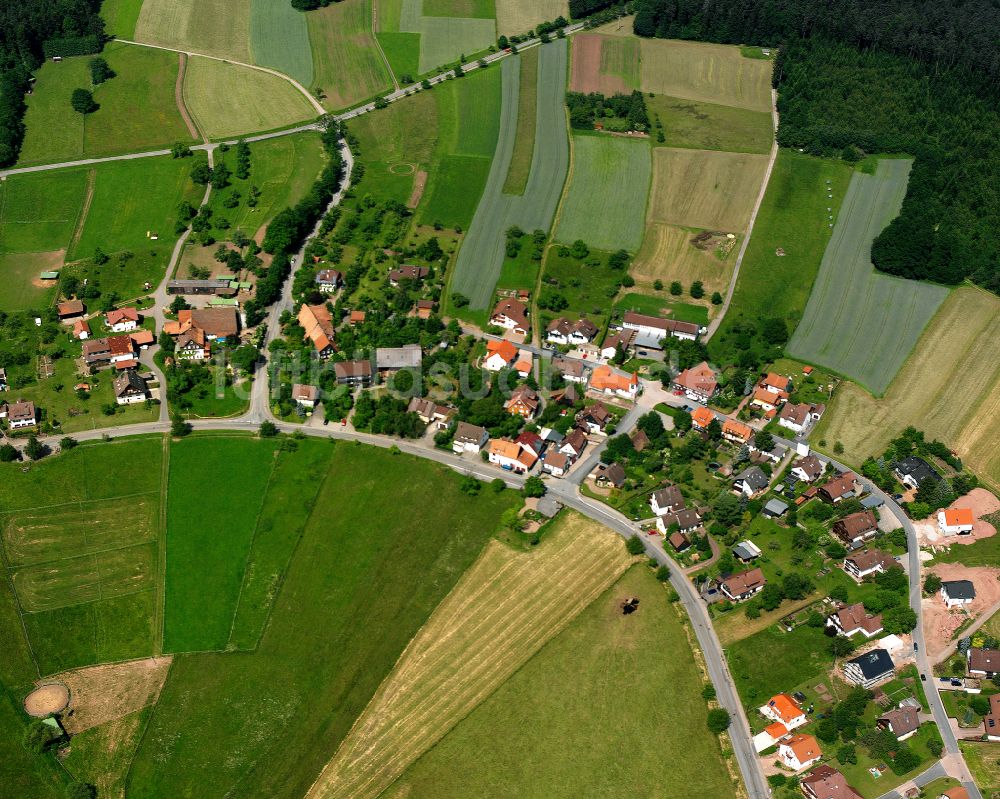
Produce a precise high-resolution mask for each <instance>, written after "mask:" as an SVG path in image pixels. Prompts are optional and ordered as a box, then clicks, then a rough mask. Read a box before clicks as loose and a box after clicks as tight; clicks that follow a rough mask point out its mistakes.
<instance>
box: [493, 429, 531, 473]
mask: <svg viewBox="0 0 1000 799" xmlns="http://www.w3.org/2000/svg"><path fill="white" fill-rule="evenodd" d="M489 460H490V463H495V464H496V465H497V466H499V467H500V468H501V469H503V470H504V471H509V472H514V473H515V474H524V473H525V472H526V471H528V470H530V469H531V467H532V466H534V465H535V463H536V462H537V461H538V456H537V455H536V454H535V453H534V451H533V450H531V448H529V447H525V446H522V445H521V444H518V443H517V442H516V441H511V440H510V439H509V438H495V439H493V440H492V441H490V445H489Z"/></svg>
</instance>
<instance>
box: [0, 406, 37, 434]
mask: <svg viewBox="0 0 1000 799" xmlns="http://www.w3.org/2000/svg"><path fill="white" fill-rule="evenodd" d="M3 418H6V419H7V424H8V425H9V426H10V429H11V430H21V429H23V428H25V427H34V426H35V425H36V424H38V415H37V414H36V413H35V403H33V402H31V401H29V400H18V401H17V402H12V403H10V404H9V405H0V419H3Z"/></svg>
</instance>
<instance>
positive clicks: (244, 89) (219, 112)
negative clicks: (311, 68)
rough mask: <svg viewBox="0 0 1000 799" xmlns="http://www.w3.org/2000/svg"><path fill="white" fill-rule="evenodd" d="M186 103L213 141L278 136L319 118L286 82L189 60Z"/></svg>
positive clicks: (256, 72)
mask: <svg viewBox="0 0 1000 799" xmlns="http://www.w3.org/2000/svg"><path fill="white" fill-rule="evenodd" d="M265 98H266V100H265ZM184 103H185V105H187V108H188V111H190V113H191V116H192V117H193V118H194V121H195V124H197V126H198V129H199V130H201V131H202V132H203V133H204V134H205V135H206V136H208V137H209V138H211V139H221V138H226V137H228V136H239V135H241V134H244V133H254V132H257V131H267V130H275V129H277V128H282V127H285V126H287V125H292V124H294V123H296V122H303V121H305V120H308V119H312V118H313V117H315V116H316V111H315V109H314V108H313V107H312V105H311V104H310V103H309V101H308V100H306V98H305V97H304V96H303V95H302V94H301V93H300V92H299V91H298V90H297V89H296V88H295V87H294V86H292V84H290V83H289V82H288V81H286V80H284V79H283V78H279V77H278V76H276V75H271V74H268V73H267V72H261V71H260V70H257V69H251V68H250V67H241V66H237V65H236V64H230V63H227V62H224V61H214V60H212V59H210V58H189V59H188V63H187V68H186V69H185V71H184Z"/></svg>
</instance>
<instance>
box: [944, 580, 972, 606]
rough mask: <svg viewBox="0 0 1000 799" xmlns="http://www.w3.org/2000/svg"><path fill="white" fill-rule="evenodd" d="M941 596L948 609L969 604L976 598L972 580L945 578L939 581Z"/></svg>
mask: <svg viewBox="0 0 1000 799" xmlns="http://www.w3.org/2000/svg"><path fill="white" fill-rule="evenodd" d="M941 598H942V599H943V600H944V604H945V606H946V607H948V608H949V609H950V608H958V607H961V606H962V605H971V604H972V600H974V599H975V598H976V587H975V586H974V585H973V584H972V580H945V581H944V582H943V583H941Z"/></svg>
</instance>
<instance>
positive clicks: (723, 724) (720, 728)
mask: <svg viewBox="0 0 1000 799" xmlns="http://www.w3.org/2000/svg"><path fill="white" fill-rule="evenodd" d="M730 721H731V719H730V717H729V711H728V710H726V709H725V708H721V707H715V708H712V709H711V710H709V711H708V729H710V730H711V731H712V732H714V733H715V734H716V735H721V734H722V733H724V732H725V731H726V730H727V729H728V728H729V723H730Z"/></svg>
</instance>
